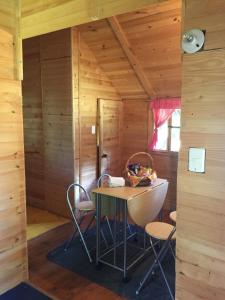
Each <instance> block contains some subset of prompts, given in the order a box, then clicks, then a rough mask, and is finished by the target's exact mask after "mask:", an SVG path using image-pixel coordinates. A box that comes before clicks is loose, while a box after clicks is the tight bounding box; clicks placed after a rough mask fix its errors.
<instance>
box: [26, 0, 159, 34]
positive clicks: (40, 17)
mask: <svg viewBox="0 0 225 300" xmlns="http://www.w3.org/2000/svg"><path fill="white" fill-rule="evenodd" d="M162 1H163V0H114V1H111V0H104V1H98V0H85V1H84V0H72V1H71V0H63V1H61V0H46V1H44V2H43V1H41V0H39V1H33V0H23V1H22V21H21V23H22V36H23V38H28V37H32V36H36V35H40V34H44V33H47V32H51V31H56V30H60V29H63V28H67V27H72V26H75V25H79V24H83V23H87V22H90V21H92V20H98V19H103V18H107V17H111V16H113V15H117V14H121V13H125V12H128V11H132V10H134V9H138V8H140V7H143V6H145V5H150V4H152V3H158V2H162Z"/></svg>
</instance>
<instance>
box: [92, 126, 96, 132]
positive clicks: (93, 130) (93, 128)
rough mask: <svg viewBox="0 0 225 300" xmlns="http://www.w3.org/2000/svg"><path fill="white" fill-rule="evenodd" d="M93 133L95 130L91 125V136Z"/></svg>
mask: <svg viewBox="0 0 225 300" xmlns="http://www.w3.org/2000/svg"><path fill="white" fill-rule="evenodd" d="M95 131H96V130H95V125H92V126H91V134H95Z"/></svg>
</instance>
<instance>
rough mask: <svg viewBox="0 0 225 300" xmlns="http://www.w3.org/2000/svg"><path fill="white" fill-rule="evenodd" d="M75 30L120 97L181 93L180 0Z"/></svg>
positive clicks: (161, 95)
mask: <svg viewBox="0 0 225 300" xmlns="http://www.w3.org/2000/svg"><path fill="white" fill-rule="evenodd" d="M79 28H80V32H81V37H82V39H84V40H85V42H86V43H87V44H88V45H89V47H90V48H91V50H92V51H93V53H94V55H95V56H96V59H97V61H98V62H99V64H100V66H101V68H102V69H103V70H104V71H105V72H106V74H107V76H108V77H109V78H110V79H111V80H112V83H113V85H114V86H115V87H116V89H117V91H118V92H119V94H120V95H121V97H122V98H123V99H143V98H146V99H147V98H152V97H155V96H157V97H167V96H168V97H175V96H180V95H181V50H180V34H181V0H171V1H165V2H162V3H159V4H154V5H151V6H149V7H147V8H144V9H141V10H136V11H134V12H131V13H126V14H123V15H119V16H117V17H113V18H109V19H104V20H100V21H95V22H91V23H87V24H84V25H81V26H79Z"/></svg>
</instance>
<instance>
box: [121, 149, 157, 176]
mask: <svg viewBox="0 0 225 300" xmlns="http://www.w3.org/2000/svg"><path fill="white" fill-rule="evenodd" d="M137 155H146V156H148V158H149V159H150V161H151V166H152V169H154V168H153V158H152V156H151V155H150V154H149V153H147V152H137V153H134V154H133V155H131V156H130V157H129V158H128V160H127V162H126V167H125V168H126V170H127V171H128V165H129V163H130V160H131V159H132V158H134V157H135V156H137Z"/></svg>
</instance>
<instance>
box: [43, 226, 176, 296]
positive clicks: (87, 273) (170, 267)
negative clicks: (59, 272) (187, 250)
mask: <svg viewBox="0 0 225 300" xmlns="http://www.w3.org/2000/svg"><path fill="white" fill-rule="evenodd" d="M107 240H108V241H109V237H107ZM87 241H88V245H89V247H92V246H94V245H95V228H92V229H91V230H89V232H88V237H87ZM133 243H134V244H136V245H137V243H138V241H136V240H135V241H133ZM133 249H135V248H133V247H132V245H129V246H128V250H129V251H128V259H129V258H130V257H132V258H133V257H134V250H133ZM121 250H122V249H121ZM119 251H120V249H118V252H119ZM169 253H170V252H168V255H167V256H166V258H165V259H164V261H163V267H164V270H165V272H166V276H167V279H168V281H169V283H170V286H171V288H172V290H173V291H174V289H175V263H174V259H173V257H172V255H170V254H169ZM122 254H123V252H122V251H121V256H122ZM94 255H95V253H94V251H92V257H93V258H94V257H95V256H94ZM47 257H48V259H49V260H50V261H52V262H54V263H56V264H58V265H60V266H62V267H64V268H65V269H68V270H70V271H72V272H74V273H77V274H79V275H81V276H83V277H85V278H87V279H88V280H90V281H92V282H95V283H97V284H98V285H101V286H103V287H105V288H107V289H109V290H112V291H113V292H115V293H116V294H118V295H120V296H122V297H125V298H126V299H129V300H136V299H138V300H149V299H157V300H167V299H168V300H169V299H171V298H170V296H169V293H168V290H167V288H166V286H165V282H164V281H163V279H162V275H161V273H160V271H159V270H158V271H156V273H155V275H154V277H152V278H151V280H150V281H149V282H148V283H147V284H146V286H145V287H144V288H143V290H142V291H141V293H140V294H139V295H138V296H136V294H135V292H136V289H137V288H138V286H139V283H140V281H141V280H142V279H143V276H144V275H145V273H146V271H147V270H148V269H149V267H150V265H151V263H152V262H153V254H152V252H151V251H150V252H149V253H148V254H147V257H145V258H144V260H143V261H140V262H139V263H138V266H137V267H135V268H133V269H132V270H131V271H130V276H131V280H130V281H129V282H128V283H124V282H122V273H121V272H119V271H117V270H114V269H112V268H110V267H108V266H105V265H102V266H101V268H100V270H97V269H96V267H95V264H94V263H93V264H90V263H89V260H88V258H87V255H86V253H85V251H84V248H83V246H82V244H81V242H80V240H79V238H78V237H77V238H75V239H74V242H73V244H72V245H71V246H70V248H69V249H68V250H67V251H64V245H61V246H60V247H58V248H56V249H54V250H52V251H51V252H50V253H48V256H47Z"/></svg>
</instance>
